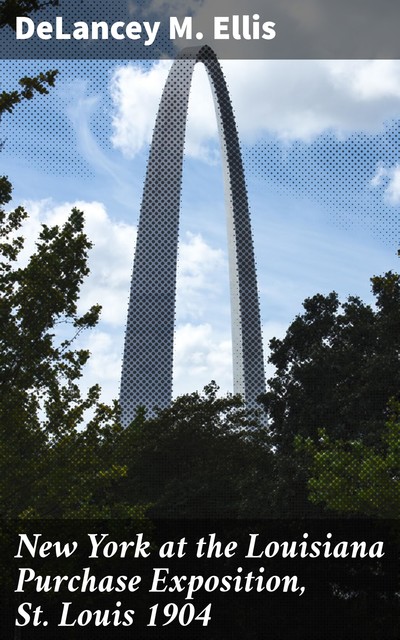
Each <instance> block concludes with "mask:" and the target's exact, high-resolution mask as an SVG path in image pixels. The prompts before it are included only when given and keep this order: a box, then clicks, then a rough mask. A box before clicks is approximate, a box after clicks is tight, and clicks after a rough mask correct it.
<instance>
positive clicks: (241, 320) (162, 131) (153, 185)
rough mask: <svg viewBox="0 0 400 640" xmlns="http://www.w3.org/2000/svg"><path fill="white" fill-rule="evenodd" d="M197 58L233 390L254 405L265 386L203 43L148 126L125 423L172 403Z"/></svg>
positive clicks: (186, 58)
mask: <svg viewBox="0 0 400 640" xmlns="http://www.w3.org/2000/svg"><path fill="white" fill-rule="evenodd" d="M197 62H202V63H203V64H204V65H205V67H206V70H207V74H208V77H209V80H210V83H211V88H212V92H213V97H214V104H215V111H216V115H217V122H218V131H219V137H220V143H221V152H222V164H223V175H224V190H225V206H226V214H227V229H228V258H229V281H230V297H231V318H232V352H233V379H234V392H235V393H240V394H242V395H243V397H244V399H245V401H246V404H247V406H254V405H255V404H256V400H257V397H258V396H259V395H260V394H261V393H263V392H264V391H265V372H264V358H263V347H262V336H261V322H260V310H259V300H258V291H257V279H256V270H255V262H254V250H253V241H252V234H251V225H250V216H249V208H248V200H247V191H246V184H245V178H244V171H243V164H242V157H241V152H240V145H239V139H238V134H237V129H236V124H235V119H234V115H233V110H232V105H231V101H230V97H229V92H228V88H227V85H226V82H225V78H224V75H223V73H222V69H221V67H220V64H219V62H218V59H217V57H216V55H215V54H214V52H213V51H212V49H210V47H208V46H202V47H196V48H191V49H186V50H184V51H183V52H182V54H181V56H180V57H179V58H178V59H177V60H175V62H174V63H173V65H172V67H171V70H170V72H169V75H168V78H167V81H166V84H165V87H164V91H163V94H162V97H161V101H160V106H159V109H158V114H157V118H156V124H155V128H154V132H153V139H152V143H151V148H150V155H149V161H148V165H147V172H146V179H145V184H144V190H143V199H142V206H141V212H140V219H139V227H138V234H137V242H136V250H135V260H134V266H133V273H132V281H131V292H130V301H129V308H128V320H127V327H126V334H125V347H124V356H123V364H122V378H121V391H120V403H121V410H122V423H123V424H124V425H125V426H126V425H127V424H129V423H130V422H131V421H132V420H133V418H134V416H135V411H136V408H137V407H138V406H145V407H146V408H147V409H148V411H149V412H150V413H151V411H152V409H153V408H154V407H155V406H157V407H162V408H163V407H166V406H168V405H169V403H170V402H171V395H172V367H173V339H174V319H175V294H176V268H177V252H178V233H179V213H180V197H181V184H182V167H183V152H184V144H185V132H186V120H187V111H188V101H189V92H190V85H191V80H192V75H193V69H194V66H195V64H196V63H197Z"/></svg>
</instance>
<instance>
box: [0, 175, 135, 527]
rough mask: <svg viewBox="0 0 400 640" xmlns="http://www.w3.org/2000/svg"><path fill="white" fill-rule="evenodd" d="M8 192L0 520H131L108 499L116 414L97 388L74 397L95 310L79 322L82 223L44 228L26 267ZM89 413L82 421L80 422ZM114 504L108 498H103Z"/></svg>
mask: <svg viewBox="0 0 400 640" xmlns="http://www.w3.org/2000/svg"><path fill="white" fill-rule="evenodd" d="M10 197H11V185H10V183H9V182H8V180H7V179H6V178H2V179H1V180H0V202H1V206H2V208H1V210H0V239H1V243H0V260H1V262H0V292H1V298H0V341H1V342H0V508H1V513H2V515H3V517H16V516H21V515H22V516H28V515H35V516H42V517H78V516H81V517H83V516H92V517H94V516H95V515H105V514H108V515H111V514H114V515H116V514H120V513H123V514H124V515H129V514H132V513H133V512H134V513H137V509H136V511H135V508H134V506H132V505H131V503H124V504H123V505H122V503H121V501H119V500H118V497H117V498H116V496H115V495H114V494H113V493H112V491H113V487H114V486H115V484H116V481H117V479H120V478H123V477H124V476H125V475H126V468H124V467H123V466H122V465H118V464H117V463H116V462H115V459H114V457H113V456H114V444H115V440H116V438H117V436H118V434H119V433H120V431H121V428H120V427H119V426H118V409H117V406H116V404H115V405H114V406H111V407H109V406H106V405H104V404H102V403H101V402H100V388H99V387H98V385H95V386H93V387H92V388H90V389H89V391H88V393H87V395H86V396H82V394H81V391H80V387H79V384H78V383H79V378H80V377H81V375H82V369H83V367H84V365H85V363H86V362H87V360H88V358H89V352H88V350H86V349H81V348H76V347H74V345H75V341H76V339H77V337H78V335H79V334H80V333H81V332H82V331H84V330H88V329H91V328H92V327H94V326H95V324H96V322H97V320H98V317H99V313H100V306H99V305H94V306H93V307H91V308H90V309H89V310H88V311H87V312H86V313H83V314H79V313H78V298H79V290H80V286H81V284H82V282H83V280H84V278H85V277H86V276H87V275H88V273H89V269H88V265H87V256H88V251H89V249H90V247H91V243H90V242H89V240H88V239H87V237H86V235H85V233H84V228H83V225H84V220H83V214H82V212H81V211H79V210H77V209H73V210H72V212H71V214H70V216H69V218H68V220H67V221H66V223H65V224H64V225H62V226H54V227H49V226H47V225H43V226H42V231H41V233H40V235H39V238H38V241H37V243H36V251H35V252H34V253H33V254H32V255H31V256H30V257H29V259H28V260H27V262H26V264H25V265H24V264H23V262H22V261H21V251H22V249H23V246H24V239H23V236H22V235H21V233H22V225H23V222H24V220H25V218H26V216H27V213H26V211H25V210H24V209H23V208H22V207H17V208H16V209H15V210H13V211H10V212H7V213H6V212H5V210H4V208H3V207H4V205H6V204H7V203H8V202H9V200H10ZM88 412H89V414H88ZM110 496H112V497H110Z"/></svg>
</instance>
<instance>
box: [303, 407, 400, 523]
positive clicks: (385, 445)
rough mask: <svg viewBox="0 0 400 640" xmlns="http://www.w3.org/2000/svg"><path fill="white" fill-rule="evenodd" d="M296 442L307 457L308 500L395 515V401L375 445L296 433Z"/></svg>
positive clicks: (399, 466)
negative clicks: (308, 460)
mask: <svg viewBox="0 0 400 640" xmlns="http://www.w3.org/2000/svg"><path fill="white" fill-rule="evenodd" d="M296 446H297V447H298V448H299V449H300V450H303V451H304V452H305V453H306V454H307V456H309V459H310V463H309V466H310V474H311V477H310V479H309V481H308V487H309V490H310V499H311V500H312V501H313V502H315V503H320V502H321V503H323V504H325V505H327V506H328V507H329V508H330V509H332V510H335V511H339V512H342V513H351V514H363V515H367V516H371V517H381V518H396V519H397V518H399V517H400V403H398V402H397V403H394V402H393V403H391V415H390V417H389V420H388V422H387V423H386V426H385V428H384V429H383V430H382V433H381V435H380V438H379V440H378V441H377V442H376V444H375V446H372V445H371V446H368V445H366V444H365V443H364V442H363V441H361V440H349V441H344V440H333V439H332V438H330V437H329V436H328V435H327V433H326V431H324V430H321V431H320V433H319V438H318V440H317V441H314V440H313V439H311V438H306V439H302V438H301V437H299V436H298V437H297V439H296Z"/></svg>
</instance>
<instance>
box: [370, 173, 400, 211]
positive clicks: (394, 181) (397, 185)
mask: <svg viewBox="0 0 400 640" xmlns="http://www.w3.org/2000/svg"><path fill="white" fill-rule="evenodd" d="M370 184H371V186H372V187H375V188H376V187H381V186H384V191H383V194H384V200H385V202H386V203H387V204H389V205H392V206H397V205H399V204H400V165H396V166H395V167H391V168H389V169H386V168H385V167H378V169H377V170H376V173H375V175H374V176H373V178H372V180H371V182H370Z"/></svg>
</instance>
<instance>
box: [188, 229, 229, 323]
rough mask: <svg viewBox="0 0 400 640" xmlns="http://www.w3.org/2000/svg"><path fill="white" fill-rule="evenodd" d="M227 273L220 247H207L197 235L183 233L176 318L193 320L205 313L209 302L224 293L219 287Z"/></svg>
mask: <svg viewBox="0 0 400 640" xmlns="http://www.w3.org/2000/svg"><path fill="white" fill-rule="evenodd" d="M227 272H228V267H227V263H226V258H225V254H224V252H223V251H221V249H213V248H212V247H210V246H209V245H208V244H207V243H206V242H205V241H204V240H203V238H202V237H201V236H200V235H199V234H192V233H187V234H186V235H185V238H184V239H183V241H182V242H181V244H180V247H179V262H178V277H177V292H178V295H177V314H176V315H177V319H178V321H182V320H188V319H190V320H192V321H193V320H198V319H199V318H202V317H203V316H204V315H208V313H207V312H208V310H209V307H210V304H211V302H212V301H214V302H215V301H216V300H217V301H220V300H221V296H223V295H224V294H225V293H226V292H225V291H222V290H221V289H222V288H223V286H224V285H225V281H227ZM225 275H226V278H225V277H224V276H225Z"/></svg>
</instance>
